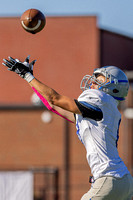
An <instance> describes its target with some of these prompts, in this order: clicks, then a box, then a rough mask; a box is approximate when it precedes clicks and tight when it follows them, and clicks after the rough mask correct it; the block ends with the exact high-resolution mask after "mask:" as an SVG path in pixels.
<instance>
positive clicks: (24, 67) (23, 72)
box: [2, 56, 80, 114]
mask: <svg viewBox="0 0 133 200" xmlns="http://www.w3.org/2000/svg"><path fill="white" fill-rule="evenodd" d="M3 61H4V62H3V63H2V64H3V65H4V66H6V67H7V69H8V70H9V71H13V72H15V73H16V74H18V75H19V76H21V77H22V78H24V79H25V80H26V81H27V82H28V83H29V84H30V86H31V87H32V88H35V89H36V90H37V91H38V92H39V93H40V94H41V95H42V96H43V97H44V98H45V99H46V100H47V101H48V102H49V103H50V104H52V105H54V106H57V107H59V108H61V109H64V110H66V111H69V112H71V113H75V114H80V111H79V109H78V107H77V105H76V103H75V101H74V100H72V99H70V98H69V97H66V96H63V95H60V94H59V93H57V92H56V91H55V90H54V89H52V88H50V87H48V86H47V85H45V84H43V83H42V82H40V81H39V80H37V79H36V78H35V77H34V76H33V66H34V64H35V61H36V60H33V61H32V62H31V63H29V56H28V57H27V58H26V59H25V61H24V62H23V63H22V62H20V61H19V60H18V59H14V58H12V57H8V59H3Z"/></svg>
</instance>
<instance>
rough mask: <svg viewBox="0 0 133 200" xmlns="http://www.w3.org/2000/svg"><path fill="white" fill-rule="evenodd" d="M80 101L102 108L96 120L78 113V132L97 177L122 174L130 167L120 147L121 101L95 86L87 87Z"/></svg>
mask: <svg viewBox="0 0 133 200" xmlns="http://www.w3.org/2000/svg"><path fill="white" fill-rule="evenodd" d="M78 102H85V104H86V105H87V104H88V105H93V106H96V108H97V107H98V108H100V109H101V111H102V113H103V119H102V120H100V121H96V120H93V119H90V118H83V116H82V115H78V114H76V128H77V134H78V137H79V139H80V140H81V142H82V143H83V144H84V146H85V148H86V151H87V155H86V157H87V161H88V164H89V166H90V168H91V173H92V175H93V177H94V179H97V178H99V177H102V176H114V177H123V176H124V175H125V174H128V173H129V171H128V169H127V167H126V166H125V164H124V162H123V161H122V159H121V158H120V157H119V154H118V150H117V141H118V138H119V135H118V134H119V124H120V120H121V114H120V112H119V111H118V108H117V105H118V102H117V101H116V100H115V99H114V98H113V97H112V96H110V95H108V94H106V93H104V92H102V91H100V90H95V89H88V90H85V91H84V92H83V93H82V94H81V95H80V96H79V98H78Z"/></svg>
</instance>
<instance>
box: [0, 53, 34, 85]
mask: <svg viewBox="0 0 133 200" xmlns="http://www.w3.org/2000/svg"><path fill="white" fill-rule="evenodd" d="M8 58H9V60H7V59H3V61H4V63H2V64H3V65H4V66H6V67H8V70H9V71H13V72H15V73H16V74H18V75H19V76H21V77H22V78H24V79H25V80H26V81H28V82H31V81H32V80H33V79H34V76H33V66H34V64H35V62H36V60H33V61H32V62H31V63H29V58H30V56H27V57H26V59H25V61H24V62H23V63H22V62H20V61H19V60H18V59H14V58H12V57H8Z"/></svg>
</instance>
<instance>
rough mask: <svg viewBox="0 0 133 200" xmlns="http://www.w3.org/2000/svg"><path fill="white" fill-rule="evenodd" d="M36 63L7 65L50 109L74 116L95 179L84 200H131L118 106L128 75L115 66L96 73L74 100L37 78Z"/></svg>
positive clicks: (13, 61)
mask: <svg viewBox="0 0 133 200" xmlns="http://www.w3.org/2000/svg"><path fill="white" fill-rule="evenodd" d="M34 63H35V61H32V62H31V63H29V57H27V58H26V60H25V61H24V62H23V63H22V62H20V61H19V60H17V59H13V58H11V57H9V59H4V63H3V64H4V65H5V66H6V67H8V70H10V71H13V72H16V73H17V74H18V75H20V76H21V77H22V78H24V79H25V80H26V81H27V82H28V83H29V85H30V86H31V87H32V88H33V89H34V91H35V92H36V93H37V95H38V96H39V97H40V99H41V100H42V101H43V103H44V104H45V105H46V106H47V107H48V109H50V110H52V111H53V112H55V113H56V114H59V115H60V116H63V117H65V118H66V116H64V113H63V114H62V113H61V112H58V111H57V110H56V109H55V108H54V107H53V106H56V108H57V107H59V108H61V110H66V111H67V112H69V113H70V115H68V116H67V118H66V119H67V120H69V121H71V122H74V123H75V124H76V128H77V135H78V137H79V139H80V140H81V142H82V143H83V144H84V146H85V148H86V153H87V156H86V157H87V161H88V164H89V166H90V168H91V173H92V175H93V176H92V177H91V179H90V182H91V183H92V187H91V189H90V190H89V191H88V192H87V193H86V194H84V195H83V197H82V198H81V200H91V199H94V200H103V199H106V200H129V199H131V197H132V195H133V178H132V176H131V174H130V172H129V171H128V169H127V167H126V165H125V164H124V162H123V160H122V159H121V158H120V157H119V154H118V150H117V143H118V139H119V126H120V121H121V114H120V112H119V110H118V104H119V102H120V101H122V100H124V99H125V97H126V96H127V94H128V89H129V82H128V79H127V77H126V75H125V73H124V72H123V71H122V70H121V69H119V68H118V67H115V66H105V67H102V68H98V69H95V70H94V72H93V74H92V75H86V76H85V77H83V79H82V81H81V89H82V90H83V92H82V93H81V95H80V96H79V98H78V99H74V100H73V99H71V98H69V97H67V96H63V95H61V94H59V93H58V92H56V91H55V90H54V89H52V88H50V87H49V86H47V85H45V84H44V83H42V82H40V81H39V80H38V79H37V78H35V77H34V75H33V65H34Z"/></svg>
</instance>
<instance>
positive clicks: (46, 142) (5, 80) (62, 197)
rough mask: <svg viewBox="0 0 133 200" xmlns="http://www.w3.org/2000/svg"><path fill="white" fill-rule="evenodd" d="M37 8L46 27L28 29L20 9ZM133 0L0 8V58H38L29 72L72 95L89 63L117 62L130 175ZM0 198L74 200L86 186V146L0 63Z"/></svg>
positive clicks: (46, 0) (49, 1) (61, 0)
mask: <svg viewBox="0 0 133 200" xmlns="http://www.w3.org/2000/svg"><path fill="white" fill-rule="evenodd" d="M30 8H36V9H39V10H40V11H41V12H42V13H44V15H45V16H46V26H45V28H44V29H43V30H42V31H41V32H39V33H37V34H35V35H32V34H30V33H28V32H26V31H24V29H23V28H22V26H21V23H20V17H21V15H22V13H23V12H24V11H25V10H27V9H30ZM132 8H133V2H132V0H129V1H128V3H127V2H126V1H124V0H121V1H120V0H117V2H116V0H112V1H106V0H100V1H97V0H93V1H92V0H84V1H81V0H73V1H70V0H67V1H65V0H57V1H54V0H40V1H35V0H28V1H26V0H23V1H17V0H13V1H9V0H5V1H3V2H2V3H1V6H0V44H1V48H0V59H1V63H2V60H3V58H8V56H12V57H14V58H18V59H20V60H22V61H24V59H25V58H26V57H27V56H28V55H31V60H32V59H36V60H37V62H36V64H35V67H34V74H35V76H36V77H37V78H38V79H39V80H41V81H42V82H44V83H46V84H47V85H49V86H50V87H52V88H54V89H55V90H56V91H58V92H59V93H61V94H64V95H66V96H69V97H71V98H77V97H78V96H79V95H80V93H81V90H80V81H81V80H82V77H83V76H84V75H86V74H92V72H93V70H94V68H97V67H101V66H104V65H115V66H118V67H120V68H121V69H122V70H124V71H125V73H126V74H127V76H128V78H129V81H130V89H129V94H128V97H127V99H126V101H124V102H123V103H121V104H120V106H119V109H120V112H121V114H122V122H121V126H120V138H119V143H118V150H119V154H120V156H121V157H122V159H123V160H124V162H125V164H126V165H127V167H128V169H129V171H130V172H131V174H132V175H133V145H132V143H133V84H132V82H133V23H132V22H133V12H132ZM0 91H1V92H0V111H1V112H0V185H1V187H0V200H7V199H8V200H11V199H13V200H16V199H19V200H77V199H80V198H81V196H82V195H83V194H84V193H85V192H87V191H88V190H89V188H90V184H89V176H90V175H91V173H90V169H89V166H88V164H87V161H86V152H85V149H84V147H83V145H82V144H81V143H80V141H79V140H78V137H77V135H76V128H75V126H74V125H73V124H71V123H68V122H67V121H65V120H64V119H62V118H60V117H59V116H57V115H55V114H53V113H51V112H49V111H47V109H46V108H45V106H44V105H43V104H42V103H41V102H40V101H39V100H38V98H37V97H36V95H35V94H34V92H33V90H32V89H31V88H30V86H29V85H28V84H27V83H26V82H25V81H24V80H22V79H21V78H20V77H18V76H17V75H16V74H14V73H12V72H8V71H7V69H6V68H5V67H4V66H3V65H2V64H1V72H0Z"/></svg>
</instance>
